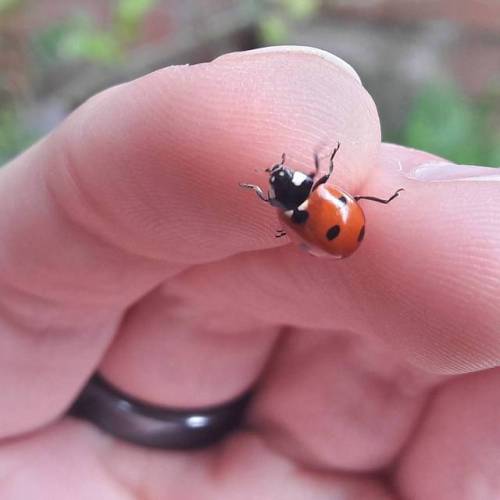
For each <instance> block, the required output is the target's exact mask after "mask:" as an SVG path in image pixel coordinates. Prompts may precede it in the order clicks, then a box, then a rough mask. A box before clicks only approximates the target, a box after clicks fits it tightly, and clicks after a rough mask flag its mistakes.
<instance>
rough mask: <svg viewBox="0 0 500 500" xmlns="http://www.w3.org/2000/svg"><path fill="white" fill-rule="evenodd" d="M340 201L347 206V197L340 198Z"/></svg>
mask: <svg viewBox="0 0 500 500" xmlns="http://www.w3.org/2000/svg"><path fill="white" fill-rule="evenodd" d="M339 201H340V202H342V203H343V204H344V205H345V204H346V203H347V198H346V197H345V196H341V197H340V198H339Z"/></svg>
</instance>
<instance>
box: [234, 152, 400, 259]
mask: <svg viewBox="0 0 500 500" xmlns="http://www.w3.org/2000/svg"><path fill="white" fill-rule="evenodd" d="M339 148H340V143H337V147H336V148H335V149H334V150H333V151H332V153H331V155H330V164H329V170H328V173H327V174H326V175H323V176H322V177H320V178H319V179H318V180H317V181H316V182H315V180H314V179H315V177H316V176H317V175H318V173H319V164H320V160H319V157H318V155H317V154H315V155H314V164H315V170H314V172H311V173H310V174H305V173H303V172H299V171H296V170H292V169H291V168H289V167H287V166H286V165H285V154H284V153H283V155H282V157H281V163H278V164H276V165H274V166H272V167H271V168H267V169H266V172H268V173H269V191H268V194H267V196H266V195H265V194H264V192H263V191H262V189H261V188H260V187H259V186H256V185H254V184H245V183H240V186H241V187H243V188H246V189H252V190H254V191H255V192H256V193H257V196H258V197H259V198H260V199H261V200H263V201H265V202H266V203H269V204H270V205H271V206H273V207H276V208H277V209H278V211H279V218H280V220H281V221H282V222H283V223H284V224H285V225H286V226H288V227H289V228H290V229H292V231H293V232H294V233H296V234H297V235H298V236H299V237H300V240H301V241H302V243H303V246H305V247H306V248H307V249H308V250H309V251H310V252H311V253H313V254H315V255H325V254H327V255H329V256H333V257H336V258H339V259H341V258H344V257H348V256H349V255H351V254H352V253H353V252H354V251H355V250H356V249H357V248H358V247H359V245H360V243H361V241H362V240H363V238H364V235H365V215H364V213H363V209H362V208H361V206H360V205H359V203H358V201H359V200H370V201H375V202H377V203H385V204H387V203H389V202H391V201H392V200H393V199H394V198H396V197H397V196H398V195H399V193H400V192H401V191H404V189H403V188H400V189H398V190H397V191H396V192H395V193H394V194H393V195H392V196H391V197H390V198H388V199H382V198H376V197H374V196H351V195H350V194H348V193H346V192H345V191H343V190H342V189H340V188H339V187H337V186H333V185H326V182H327V181H328V179H329V178H330V176H331V175H332V172H333V159H334V157H335V155H336V154H337V151H338V150H339ZM286 234H287V233H286V232H285V231H283V230H279V231H278V232H277V234H276V237H277V238H281V237H283V236H285V235H286Z"/></svg>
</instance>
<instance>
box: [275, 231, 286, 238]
mask: <svg viewBox="0 0 500 500" xmlns="http://www.w3.org/2000/svg"><path fill="white" fill-rule="evenodd" d="M283 236H286V231H283V229H276V234H275V235H274V237H275V238H283Z"/></svg>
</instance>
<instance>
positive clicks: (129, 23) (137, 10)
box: [114, 0, 156, 40]
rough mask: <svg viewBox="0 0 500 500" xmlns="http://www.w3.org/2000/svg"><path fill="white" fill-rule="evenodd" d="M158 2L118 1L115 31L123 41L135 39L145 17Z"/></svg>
mask: <svg viewBox="0 0 500 500" xmlns="http://www.w3.org/2000/svg"><path fill="white" fill-rule="evenodd" d="M155 1H156V0H118V4H117V6H116V10H115V16H114V17H115V19H114V31H115V33H116V35H117V36H118V37H119V38H120V39H121V40H131V39H133V38H135V37H136V36H137V35H138V34H139V32H140V29H141V25H142V23H143V22H144V19H145V17H146V16H147V14H148V13H149V12H150V11H151V9H152V8H153V7H154V5H155Z"/></svg>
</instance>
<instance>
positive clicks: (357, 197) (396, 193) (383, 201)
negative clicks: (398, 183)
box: [354, 188, 404, 205]
mask: <svg viewBox="0 0 500 500" xmlns="http://www.w3.org/2000/svg"><path fill="white" fill-rule="evenodd" d="M401 191H404V189H403V188H399V189H398V190H397V191H396V192H395V193H394V194H393V195H392V196H391V197H390V198H387V200H384V199H382V198H376V197H375V196H355V197H354V199H355V200H356V201H359V200H370V201H376V202H377V203H385V204H386V205H387V203H390V202H391V201H392V200H393V199H394V198H397V197H398V196H399V193H400V192H401Z"/></svg>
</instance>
